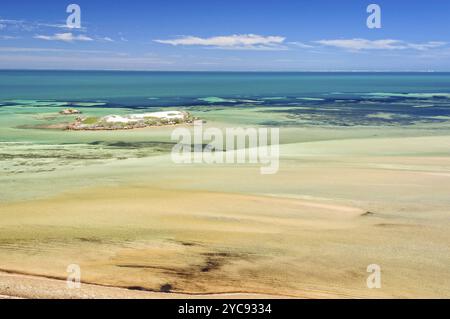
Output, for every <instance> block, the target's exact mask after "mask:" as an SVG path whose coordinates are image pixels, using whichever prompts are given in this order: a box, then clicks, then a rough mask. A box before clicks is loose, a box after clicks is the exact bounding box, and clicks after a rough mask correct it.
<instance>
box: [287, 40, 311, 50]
mask: <svg viewBox="0 0 450 319" xmlns="http://www.w3.org/2000/svg"><path fill="white" fill-rule="evenodd" d="M288 44H290V45H293V46H296V47H299V48H302V49H311V48H314V46H313V45H310V44H306V43H303V42H298V41H296V42H288Z"/></svg>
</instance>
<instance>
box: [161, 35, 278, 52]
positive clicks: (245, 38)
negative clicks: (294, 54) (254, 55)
mask: <svg viewBox="0 0 450 319" xmlns="http://www.w3.org/2000/svg"><path fill="white" fill-rule="evenodd" d="M284 40H285V38H284V37H281V36H262V35H257V34H233V35H227V36H216V37H210V38H201V37H195V36H183V37H180V38H177V39H171V40H154V41H155V42H158V43H162V44H170V45H173V46H179V45H180V46H204V47H214V48H219V49H235V50H236V49H237V50H242V49H250V50H274V49H280V50H282V49H286V47H285V46H283V45H282V44H283V42H284Z"/></svg>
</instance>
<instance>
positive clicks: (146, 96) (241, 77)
mask: <svg viewBox="0 0 450 319" xmlns="http://www.w3.org/2000/svg"><path fill="white" fill-rule="evenodd" d="M359 92H392V93H407V92H411V93H425V92H429V93H436V92H444V93H450V73H194V72H112V71H111V72H90V71H86V72H83V71H0V100H5V99H33V100H34V99H57V100H63V101H66V100H67V99H76V100H92V99H95V100H96V99H100V100H103V99H105V100H108V101H109V102H116V103H129V104H138V103H146V104H148V105H152V104H157V102H156V101H158V100H156V99H163V100H164V99H167V98H168V101H165V102H170V101H171V100H175V101H176V99H182V100H185V101H184V102H189V99H195V98H204V97H216V96H217V97H221V98H236V97H261V96H264V97H279V96H307V97H308V96H309V95H312V96H313V97H314V96H317V95H322V94H329V93H359ZM163 102H164V101H163ZM160 103H161V101H160Z"/></svg>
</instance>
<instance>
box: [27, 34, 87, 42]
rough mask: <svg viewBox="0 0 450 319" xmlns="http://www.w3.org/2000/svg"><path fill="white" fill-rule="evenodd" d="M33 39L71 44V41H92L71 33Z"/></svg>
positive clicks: (38, 36)
mask: <svg viewBox="0 0 450 319" xmlns="http://www.w3.org/2000/svg"><path fill="white" fill-rule="evenodd" d="M34 38H35V39H40V40H47V41H63V42H73V41H93V39H92V38H90V37H88V36H85V35H82V34H80V35H74V34H73V33H70V32H68V33H56V34H55V35H36V36H35V37H34Z"/></svg>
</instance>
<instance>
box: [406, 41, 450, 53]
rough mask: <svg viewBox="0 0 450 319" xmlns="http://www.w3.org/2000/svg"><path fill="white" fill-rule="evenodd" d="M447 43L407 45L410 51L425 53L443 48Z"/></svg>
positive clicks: (434, 42) (431, 42)
mask: <svg viewBox="0 0 450 319" xmlns="http://www.w3.org/2000/svg"><path fill="white" fill-rule="evenodd" d="M446 44H447V43H446V42H442V41H430V42H427V43H408V46H409V47H410V48H412V49H416V50H420V51H426V50H428V49H434V48H439V47H443V46H445V45H446Z"/></svg>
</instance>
